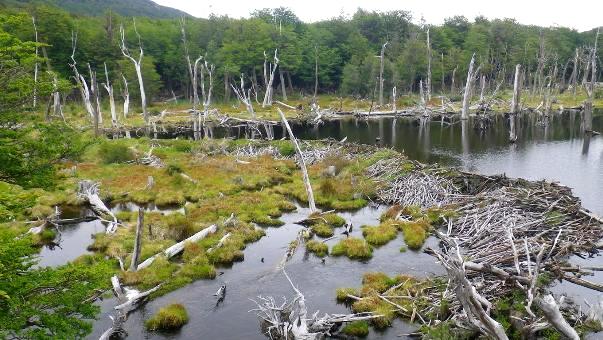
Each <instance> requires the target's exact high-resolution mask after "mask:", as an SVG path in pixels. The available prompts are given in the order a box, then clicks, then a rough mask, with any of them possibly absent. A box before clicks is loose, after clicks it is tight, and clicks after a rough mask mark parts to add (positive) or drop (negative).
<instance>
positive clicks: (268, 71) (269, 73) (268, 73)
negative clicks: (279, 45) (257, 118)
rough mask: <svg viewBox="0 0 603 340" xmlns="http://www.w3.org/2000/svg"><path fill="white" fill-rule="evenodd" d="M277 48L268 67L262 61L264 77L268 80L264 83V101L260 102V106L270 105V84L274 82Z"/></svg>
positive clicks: (271, 89)
mask: <svg viewBox="0 0 603 340" xmlns="http://www.w3.org/2000/svg"><path fill="white" fill-rule="evenodd" d="M265 58H266V52H264V59H265ZM278 62H279V59H278V50H274V62H273V63H270V64H268V68H266V61H264V79H265V80H266V79H267V80H268V82H267V83H266V93H265V94H264V101H263V102H262V107H266V106H271V105H272V91H273V88H272V84H273V83H274V75H275V72H276V68H277V67H278Z"/></svg>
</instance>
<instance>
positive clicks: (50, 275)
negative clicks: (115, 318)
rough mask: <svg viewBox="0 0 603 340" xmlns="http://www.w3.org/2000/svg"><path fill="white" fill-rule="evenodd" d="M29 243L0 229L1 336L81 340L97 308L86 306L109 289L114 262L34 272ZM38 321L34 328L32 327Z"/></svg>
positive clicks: (89, 259)
mask: <svg viewBox="0 0 603 340" xmlns="http://www.w3.org/2000/svg"><path fill="white" fill-rule="evenodd" d="M35 252H36V250H35V248H32V247H31V239H29V238H27V237H25V238H18V237H17V234H15V233H13V232H11V231H9V230H8V229H6V228H0V282H2V285H1V287H0V324H1V325H2V327H0V337H1V338H5V337H14V336H17V337H19V338H36V339H40V338H47V337H48V334H52V337H55V338H61V339H73V338H82V337H84V336H86V335H87V334H88V333H89V332H90V331H91V329H92V326H91V323H90V322H89V321H85V320H84V319H93V318H94V317H95V316H96V315H97V313H98V312H99V307H98V306H95V305H93V304H92V303H83V301H85V300H86V299H87V298H89V297H90V296H91V295H93V293H94V290H95V289H102V290H105V289H106V288H107V283H108V282H109V278H110V277H111V275H113V273H114V271H115V265H116V264H115V262H114V261H107V260H105V259H104V258H103V257H92V256H88V257H86V258H85V259H81V260H77V261H75V262H73V263H71V264H68V265H65V266H61V267H58V268H33V267H32V266H33V265H34V264H35V260H34V258H33V256H34V254H35ZM32 320H35V322H36V327H29V326H28V325H29V323H30V322H31V321H32ZM11 334H12V335H11Z"/></svg>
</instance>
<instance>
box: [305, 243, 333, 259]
mask: <svg viewBox="0 0 603 340" xmlns="http://www.w3.org/2000/svg"><path fill="white" fill-rule="evenodd" d="M306 249H307V250H308V251H309V252H310V253H313V254H315V255H316V256H318V257H325V256H327V255H329V246H327V245H326V244H325V243H323V242H320V241H316V240H310V241H308V242H306Z"/></svg>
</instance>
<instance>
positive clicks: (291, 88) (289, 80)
mask: <svg viewBox="0 0 603 340" xmlns="http://www.w3.org/2000/svg"><path fill="white" fill-rule="evenodd" d="M287 85H288V86H289V92H291V93H293V82H292V81H291V73H289V71H287Z"/></svg>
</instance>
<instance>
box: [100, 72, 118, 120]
mask: <svg viewBox="0 0 603 340" xmlns="http://www.w3.org/2000/svg"><path fill="white" fill-rule="evenodd" d="M103 87H104V88H105V90H106V91H107V94H108V95H109V107H110V108H111V125H112V126H113V127H116V126H117V110H116V109H115V98H114V97H113V86H112V85H111V82H110V81H109V71H108V70H107V63H105V83H103Z"/></svg>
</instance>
